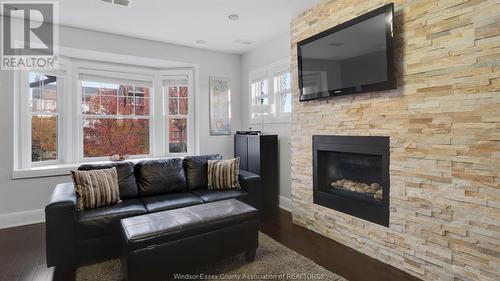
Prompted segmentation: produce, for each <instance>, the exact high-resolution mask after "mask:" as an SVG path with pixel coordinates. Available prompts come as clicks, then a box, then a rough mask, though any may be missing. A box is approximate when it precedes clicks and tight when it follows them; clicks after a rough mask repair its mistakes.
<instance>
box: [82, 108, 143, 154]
mask: <svg viewBox="0 0 500 281" xmlns="http://www.w3.org/2000/svg"><path fill="white" fill-rule="evenodd" d="M83 154H84V157H109V156H111V155H113V154H120V155H146V154H149V120H148V119H113V118H110V119H105V118H85V120H84V124H83Z"/></svg>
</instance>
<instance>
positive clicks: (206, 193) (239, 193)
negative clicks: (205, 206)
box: [191, 189, 248, 202]
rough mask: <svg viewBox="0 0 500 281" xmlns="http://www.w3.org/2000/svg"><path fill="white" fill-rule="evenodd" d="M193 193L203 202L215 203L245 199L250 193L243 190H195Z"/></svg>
mask: <svg viewBox="0 0 500 281" xmlns="http://www.w3.org/2000/svg"><path fill="white" fill-rule="evenodd" d="M191 193H193V194H195V195H196V196H199V197H200V198H201V199H202V200H203V202H214V201H220V200H226V199H231V198H235V199H243V198H245V197H246V196H247V195H248V193H247V192H246V191H244V190H243V189H229V190H203V189H199V190H193V191H191Z"/></svg>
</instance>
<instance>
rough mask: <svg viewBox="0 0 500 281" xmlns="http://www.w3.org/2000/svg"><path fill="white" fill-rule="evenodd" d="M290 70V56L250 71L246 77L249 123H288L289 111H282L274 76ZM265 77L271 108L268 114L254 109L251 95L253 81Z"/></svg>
mask: <svg viewBox="0 0 500 281" xmlns="http://www.w3.org/2000/svg"><path fill="white" fill-rule="evenodd" d="M284 72H291V68H290V58H285V59H282V60H279V61H277V62H274V63H272V64H269V65H266V66H264V67H261V68H258V69H255V70H253V71H251V72H250V74H249V79H248V91H249V94H248V96H249V99H248V100H249V109H248V111H249V116H248V120H249V123H250V124H261V123H289V122H290V120H291V112H290V113H284V112H282V105H281V103H280V101H281V99H280V98H281V96H280V93H278V92H277V91H276V89H274V78H275V77H276V75H277V74H280V73H284ZM262 79H267V81H268V97H269V105H270V107H271V110H269V114H267V115H266V116H263V115H262V114H261V112H258V111H255V107H254V106H255V103H254V96H253V89H252V85H253V83H254V82H256V81H259V80H262ZM290 93H291V89H290Z"/></svg>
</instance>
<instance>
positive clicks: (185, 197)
mask: <svg viewBox="0 0 500 281" xmlns="http://www.w3.org/2000/svg"><path fill="white" fill-rule="evenodd" d="M142 202H143V203H144V206H146V209H147V210H148V212H149V213H152V212H159V211H164V210H171V209H177V208H182V207H187V206H191V205H196V204H201V203H203V200H201V198H200V197H198V196H196V195H193V194H191V193H187V192H182V193H172V194H165V195H156V196H148V197H144V198H142Z"/></svg>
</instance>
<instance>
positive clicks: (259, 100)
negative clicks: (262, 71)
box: [252, 79, 269, 104]
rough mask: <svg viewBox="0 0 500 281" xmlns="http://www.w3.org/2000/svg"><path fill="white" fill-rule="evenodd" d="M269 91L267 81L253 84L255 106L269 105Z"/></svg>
mask: <svg viewBox="0 0 500 281" xmlns="http://www.w3.org/2000/svg"><path fill="white" fill-rule="evenodd" d="M268 90H269V86H268V81H267V79H263V80H260V81H257V82H254V83H252V96H253V97H254V101H253V102H254V104H269V99H268V98H267V95H268ZM262 96H266V97H262Z"/></svg>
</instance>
